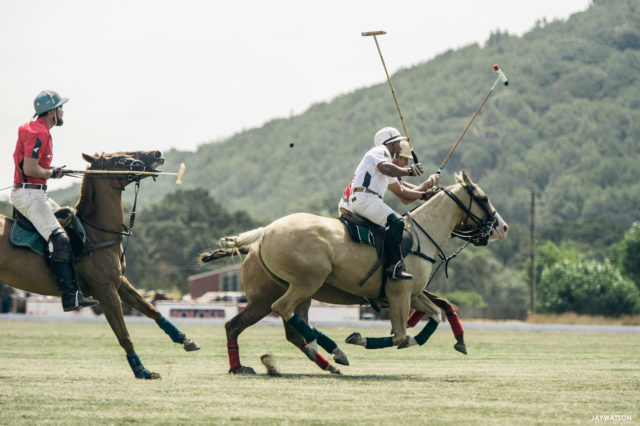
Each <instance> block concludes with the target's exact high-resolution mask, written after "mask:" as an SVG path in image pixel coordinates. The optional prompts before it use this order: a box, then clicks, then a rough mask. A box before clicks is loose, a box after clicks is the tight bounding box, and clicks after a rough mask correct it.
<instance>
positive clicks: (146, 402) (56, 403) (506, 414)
mask: <svg viewBox="0 0 640 426" xmlns="http://www.w3.org/2000/svg"><path fill="white" fill-rule="evenodd" d="M0 326H1V329H0V366H1V368H0V412H1V415H0V424H33V423H38V424H42V423H51V424H89V423H91V424H113V423H119V424H121V423H134V424H135V423H144V424H194V423H195V424H207V423H209V424H225V423H233V424H238V423H242V424H247V423H248V424H327V423H329V424H427V423H428V424H469V423H474V424H516V423H519V424H535V423H552V424H557V423H562V424H583V423H587V422H590V421H591V419H592V418H593V416H594V415H603V414H621V415H630V416H631V417H632V419H633V422H632V423H635V422H637V421H638V419H640V412H639V409H640V362H639V361H640V356H639V355H638V348H639V345H638V343H637V341H638V336H637V335H634V334H631V335H625V334H610V333H568V332H514V331H508V332H505V331H480V330H469V331H467V333H466V340H467V347H468V349H469V355H467V356H464V355H461V354H459V353H457V352H455V351H454V350H453V347H452V346H453V343H454V339H453V337H452V335H451V333H450V332H449V331H448V330H446V329H440V330H438V331H437V332H436V333H435V334H434V335H433V337H432V338H431V339H430V341H429V342H428V343H427V344H426V345H425V346H422V347H412V348H409V349H404V350H397V349H395V348H387V349H381V350H366V349H364V348H362V347H359V346H357V347H356V346H350V345H346V344H344V343H342V344H341V347H342V348H343V349H344V350H345V351H346V353H347V355H348V356H349V360H350V361H351V365H350V366H348V367H344V366H340V369H341V370H342V372H343V373H344V375H343V376H333V375H329V374H327V373H325V372H323V371H321V370H320V369H318V368H317V367H316V366H315V364H313V363H311V362H310V361H308V360H307V359H306V357H305V356H304V355H303V354H302V353H301V352H300V351H299V350H298V349H297V348H295V347H293V346H292V345H291V344H289V343H288V342H287V341H286V340H285V338H284V332H283V329H282V327H279V326H273V327H252V328H250V329H248V330H247V331H245V333H243V334H242V335H241V336H240V340H239V343H240V354H241V360H242V362H243V364H244V365H249V366H252V367H253V368H255V369H256V371H257V372H258V375H257V376H233V375H229V374H228V373H227V371H228V368H229V367H228V362H227V355H226V339H225V332H224V328H223V327H221V326H207V325H186V326H183V327H182V328H183V329H184V330H185V331H186V332H187V334H188V335H189V336H191V337H193V338H194V339H195V340H196V341H197V342H198V343H199V344H200V345H201V346H202V350H200V351H197V352H191V353H187V352H184V351H183V350H182V348H181V346H180V345H176V344H173V343H171V341H170V339H169V338H168V337H167V336H166V335H165V334H164V333H163V332H162V331H161V330H159V329H158V328H157V327H156V326H155V324H152V323H151V322H150V323H149V324H132V325H130V326H129V330H130V334H131V336H132V339H133V342H134V345H135V347H136V351H137V353H138V354H139V355H140V358H141V359H142V361H143V363H144V364H145V366H146V367H147V368H148V369H150V370H151V371H156V372H158V373H160V374H161V375H162V377H163V379H162V380H160V381H140V380H136V379H134V377H133V374H132V373H131V370H130V369H129V366H128V365H127V363H126V359H125V356H124V352H123V351H122V349H121V348H120V346H119V345H118V343H117V341H116V339H115V337H114V336H113V334H112V333H111V331H110V329H109V328H108V327H107V326H106V325H105V324H86V323H83V324H73V323H31V322H10V321H2V322H0ZM323 331H324V332H325V333H326V334H327V335H328V336H330V337H332V338H334V339H335V340H336V341H337V342H342V341H343V340H344V338H345V337H346V336H347V335H348V334H349V333H351V332H352V331H360V332H361V333H363V335H365V336H366V335H368V336H372V337H380V336H384V335H386V330H383V329H360V330H358V329H351V328H348V329H347V328H337V327H336V328H329V327H325V328H323ZM412 333H413V334H415V333H417V331H412ZM267 352H270V353H272V354H273V356H274V357H275V360H276V365H277V367H278V369H279V370H280V372H281V373H282V377H280V378H273V377H269V376H267V375H266V374H265V369H264V367H263V366H262V365H261V364H260V360H259V358H260V355H262V354H264V353H267ZM329 359H331V357H329Z"/></svg>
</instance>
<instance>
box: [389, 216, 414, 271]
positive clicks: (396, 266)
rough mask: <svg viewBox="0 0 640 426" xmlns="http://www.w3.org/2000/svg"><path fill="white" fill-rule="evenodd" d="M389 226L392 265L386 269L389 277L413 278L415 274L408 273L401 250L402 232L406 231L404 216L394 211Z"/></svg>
mask: <svg viewBox="0 0 640 426" xmlns="http://www.w3.org/2000/svg"><path fill="white" fill-rule="evenodd" d="M387 226H388V227H389V230H388V231H387V235H388V236H389V237H388V238H389V245H388V246H387V249H388V250H389V259H390V261H391V262H390V263H391V266H389V267H388V268H387V270H386V272H387V275H388V276H389V278H391V279H394V280H411V279H413V275H411V274H409V273H407V272H406V271H405V269H404V262H403V261H402V252H401V251H400V243H401V242H402V232H403V231H404V220H402V216H400V215H398V214H396V213H393V214H390V215H389V216H388V217H387Z"/></svg>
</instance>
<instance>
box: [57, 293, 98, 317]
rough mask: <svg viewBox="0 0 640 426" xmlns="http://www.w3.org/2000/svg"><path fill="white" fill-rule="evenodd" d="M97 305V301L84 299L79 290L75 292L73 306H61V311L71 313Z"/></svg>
mask: <svg viewBox="0 0 640 426" xmlns="http://www.w3.org/2000/svg"><path fill="white" fill-rule="evenodd" d="M98 303H100V302H98V301H97V300H93V299H89V298H87V297H84V295H83V294H82V293H80V290H76V294H75V295H74V304H73V306H68V305H67V306H65V304H64V303H63V304H62V310H63V311H64V312H71V311H75V310H76V309H81V308H90V307H92V306H96V305H97V304H98Z"/></svg>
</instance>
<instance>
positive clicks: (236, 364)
mask: <svg viewBox="0 0 640 426" xmlns="http://www.w3.org/2000/svg"><path fill="white" fill-rule="evenodd" d="M227 355H228V356H229V371H230V372H234V371H237V370H239V369H240V367H242V364H240V348H239V347H238V342H237V341H236V342H227Z"/></svg>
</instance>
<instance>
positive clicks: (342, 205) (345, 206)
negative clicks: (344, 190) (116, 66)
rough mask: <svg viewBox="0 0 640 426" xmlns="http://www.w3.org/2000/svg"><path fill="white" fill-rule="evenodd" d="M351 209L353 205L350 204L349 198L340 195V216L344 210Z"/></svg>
mask: <svg viewBox="0 0 640 426" xmlns="http://www.w3.org/2000/svg"><path fill="white" fill-rule="evenodd" d="M343 209H344V210H347V211H351V206H350V205H349V200H347V199H346V198H345V197H344V195H343V196H342V197H340V201H339V202H338V216H341V215H342V210H343Z"/></svg>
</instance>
